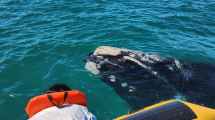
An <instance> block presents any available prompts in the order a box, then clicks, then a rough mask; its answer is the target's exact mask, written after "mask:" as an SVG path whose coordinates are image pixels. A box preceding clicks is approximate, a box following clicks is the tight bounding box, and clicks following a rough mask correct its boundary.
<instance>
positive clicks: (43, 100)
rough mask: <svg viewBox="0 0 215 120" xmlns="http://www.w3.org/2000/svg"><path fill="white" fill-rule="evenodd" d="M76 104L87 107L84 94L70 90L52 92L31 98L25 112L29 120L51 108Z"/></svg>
mask: <svg viewBox="0 0 215 120" xmlns="http://www.w3.org/2000/svg"><path fill="white" fill-rule="evenodd" d="M71 104H78V105H83V106H87V99H86V96H85V94H84V93H82V92H80V91H77V90H72V91H66V92H54V93H47V94H43V95H39V96H36V97H33V98H32V99H31V100H30V101H29V102H28V104H27V106H26V108H25V111H26V113H27V114H28V116H29V118H30V117H32V116H33V115H35V114H36V113H38V112H40V111H42V110H44V109H46V108H49V107H52V106H57V107H60V106H63V105H71Z"/></svg>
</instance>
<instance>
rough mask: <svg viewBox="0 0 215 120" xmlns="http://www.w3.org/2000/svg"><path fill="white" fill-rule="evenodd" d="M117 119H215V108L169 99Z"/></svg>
mask: <svg viewBox="0 0 215 120" xmlns="http://www.w3.org/2000/svg"><path fill="white" fill-rule="evenodd" d="M115 120H215V109H211V108H207V107H204V106H200V105H196V104H193V103H189V102H185V101H181V100H168V101H164V102H160V103H158V104H155V105H152V106H149V107H146V108H143V109H141V110H139V111H137V112H135V113H131V114H127V115H123V116H121V117H118V118H116V119H115Z"/></svg>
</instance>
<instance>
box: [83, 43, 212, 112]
mask: <svg viewBox="0 0 215 120" xmlns="http://www.w3.org/2000/svg"><path fill="white" fill-rule="evenodd" d="M85 61H86V63H85V68H86V70H87V71H89V72H90V73H91V74H94V75H96V76H99V78H100V79H101V80H102V81H103V82H105V83H106V84H108V85H109V86H111V87H112V88H113V89H114V90H115V92H116V93H117V94H118V95H119V96H120V97H121V98H123V99H124V100H125V101H127V103H128V104H129V105H130V106H131V110H137V109H140V108H142V107H145V106H148V105H151V104H154V103H157V102H160V101H162V100H167V99H172V98H176V99H183V100H187V101H190V102H193V103H197V104H201V105H204V106H208V107H215V93H213V91H214V90H215V65H214V64H209V63H200V62H190V61H185V60H178V59H176V58H174V57H166V56H161V55H159V54H158V53H146V52H142V51H137V50H130V49H126V48H117V47H112V46H99V47H97V48H96V49H95V50H94V51H93V52H90V53H89V55H88V56H86V60H85Z"/></svg>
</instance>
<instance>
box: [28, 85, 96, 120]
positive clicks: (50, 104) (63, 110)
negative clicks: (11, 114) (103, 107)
mask: <svg viewBox="0 0 215 120" xmlns="http://www.w3.org/2000/svg"><path fill="white" fill-rule="evenodd" d="M25 111H26V113H27V115H28V117H29V120H96V117H95V116H94V115H93V114H92V113H90V112H89V111H88V109H87V99H86V96H85V94H84V93H82V92H80V91H78V90H71V89H70V88H69V87H68V86H67V85H65V84H55V85H53V86H52V87H50V88H49V90H48V91H46V92H45V93H44V94H42V95H39V96H35V97H33V98H31V99H30V100H29V102H28V103H27V106H26V108H25Z"/></svg>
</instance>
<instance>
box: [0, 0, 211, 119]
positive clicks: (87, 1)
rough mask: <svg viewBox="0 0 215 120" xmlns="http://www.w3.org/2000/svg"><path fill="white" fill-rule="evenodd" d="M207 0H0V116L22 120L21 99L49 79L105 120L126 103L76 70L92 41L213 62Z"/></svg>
mask: <svg viewBox="0 0 215 120" xmlns="http://www.w3.org/2000/svg"><path fill="white" fill-rule="evenodd" d="M214 11H215V1H214V0H197V1H196V0H151V1H148V0H0V118H1V120H25V119H27V116H26V115H25V113H24V107H25V105H26V103H27V101H28V99H29V98H30V97H32V96H34V95H38V94H40V93H41V92H43V91H44V90H45V89H47V88H48V87H49V86H50V85H52V84H54V83H59V82H61V83H66V84H68V85H70V86H71V87H72V88H75V89H80V90H82V91H83V92H85V93H86V94H87V96H88V100H89V109H90V111H92V112H93V113H94V114H95V115H96V116H97V117H98V119H99V120H110V119H113V118H114V117H116V116H118V115H121V114H125V113H127V112H128V111H129V110H130V108H129V106H128V104H127V103H126V102H125V101H124V100H123V99H121V98H120V97H119V96H118V95H117V94H116V93H115V92H114V90H113V89H112V88H111V87H110V86H108V85H106V84H104V83H103V82H102V81H100V80H99V78H97V77H95V76H92V75H91V74H89V73H88V72H87V71H86V70H85V69H84V58H85V56H87V54H88V53H89V52H90V51H93V50H94V49H95V48H96V47H98V46H100V45H111V46H116V47H125V48H130V49H135V50H141V51H145V52H156V53H159V54H162V55H167V56H174V57H176V58H178V59H185V60H189V61H201V62H211V63H213V62H214V60H215V12H214Z"/></svg>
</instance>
